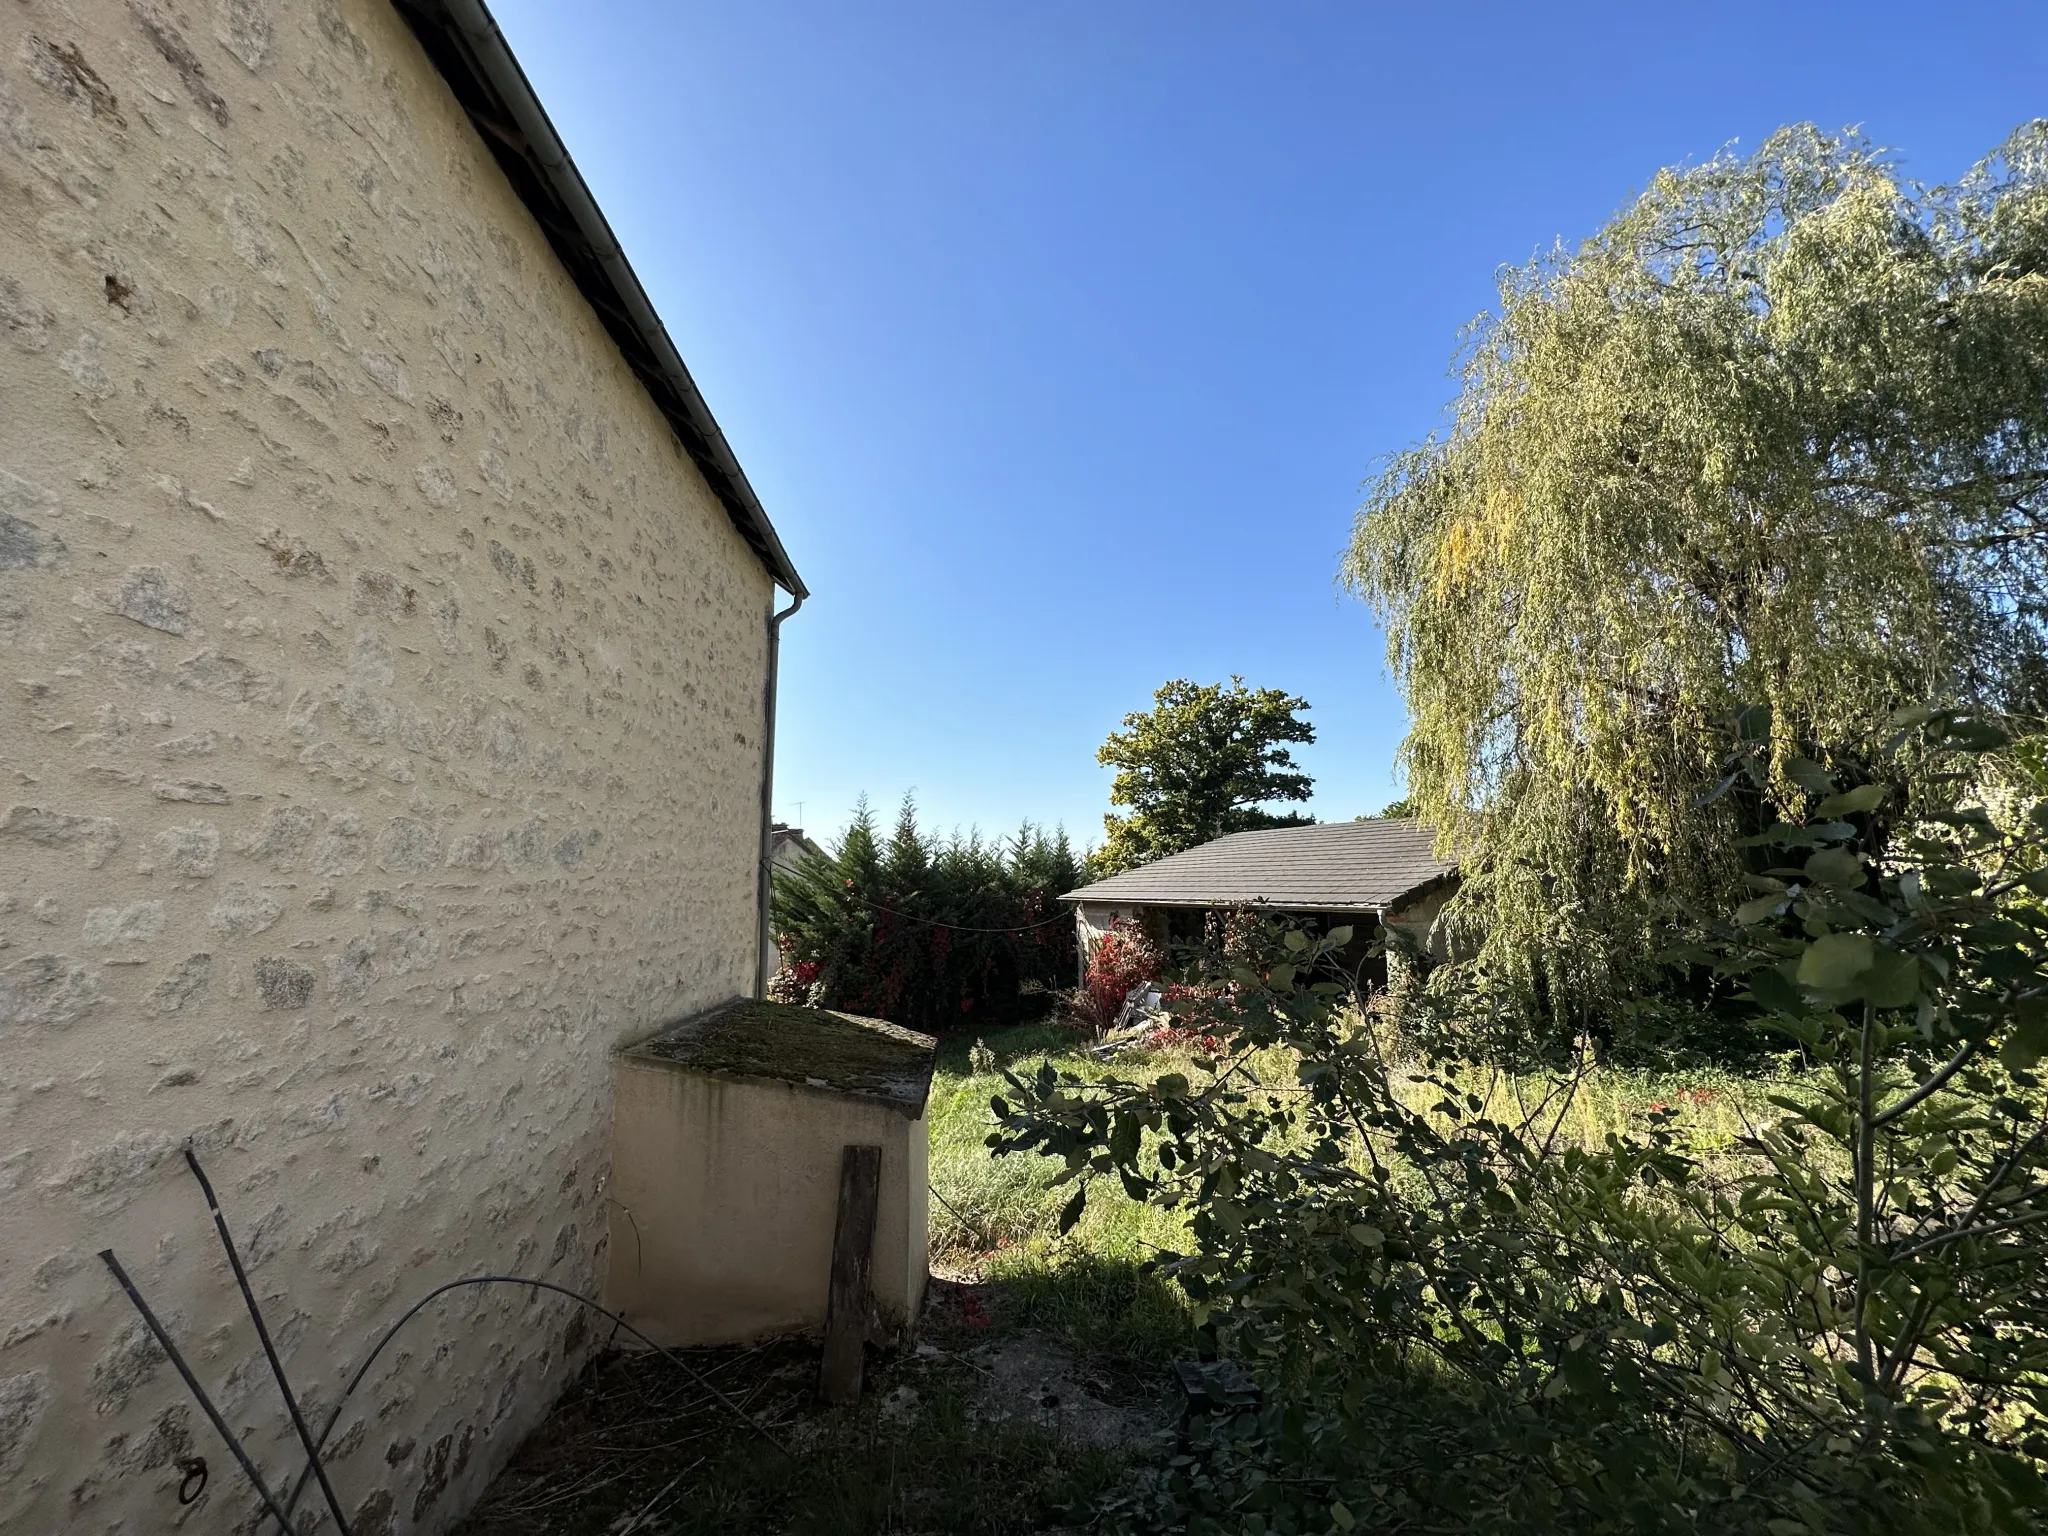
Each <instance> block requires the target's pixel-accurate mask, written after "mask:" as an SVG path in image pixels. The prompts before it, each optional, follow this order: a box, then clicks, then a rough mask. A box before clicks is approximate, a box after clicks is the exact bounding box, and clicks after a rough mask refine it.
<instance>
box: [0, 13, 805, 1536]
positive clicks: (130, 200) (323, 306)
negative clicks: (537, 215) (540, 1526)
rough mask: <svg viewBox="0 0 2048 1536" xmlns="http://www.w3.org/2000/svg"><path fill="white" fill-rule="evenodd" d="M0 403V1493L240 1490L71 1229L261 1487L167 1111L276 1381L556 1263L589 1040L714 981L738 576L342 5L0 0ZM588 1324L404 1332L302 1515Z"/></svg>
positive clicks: (594, 1116)
mask: <svg viewBox="0 0 2048 1536" xmlns="http://www.w3.org/2000/svg"><path fill="white" fill-rule="evenodd" d="M0 422H4V430H0V774H4V783H0V1528H4V1529H6V1530H9V1531H15V1530H20V1531H57V1530H64V1531H79V1532H91V1531H106V1532H112V1531H123V1532H139V1531H150V1532H154V1531H161V1530H175V1529H189V1530H193V1531H205V1532H213V1531H228V1530H247V1529H251V1528H253V1527H254V1526H255V1524H256V1520H255V1514H254V1511H255V1507H256V1506H255V1501H254V1499H253V1497H252V1496H251V1495H250V1494H249V1493H248V1491H247V1490H246V1488H245V1487H244V1486H243V1485H242V1483H241V1481H240V1479H239V1477H238V1476H237V1475H236V1474H235V1473H234V1471H233V1467H232V1464H231V1462H230V1461H229V1459H228V1456H227V1454H226V1452H225V1450H224V1448H223V1447H222V1446H220V1445H219V1444H218V1443H217V1441H216V1440H215V1438H214V1436H213V1433H212V1431H211V1429H210V1428H209V1427H208V1426H207V1425H206V1423H205V1422H204V1420H203V1419H202V1418H201V1417H200V1415H199V1413H198V1412H197V1410H196V1409H194V1408H193V1407H192V1406H190V1404H189V1403H188V1400H187V1397H186V1393H185V1390H184V1388H183V1386H182V1385H181V1384H180V1382H179V1381H178V1379H177V1377H176V1375H175V1373H174V1372H173V1371H172V1370H171V1369H170V1367H169V1365H168V1364H167V1363H166V1362H164V1361H162V1360H161V1359H160V1358H159V1357H158V1356H157V1355H156V1353H155V1351H154V1349H153V1347H152V1346H149V1345H148V1344H147V1342H146V1340H145V1338H144V1336H143V1335H142V1334H141V1332H140V1330H139V1328H138V1327H137V1325H136V1323H135V1321H134V1319H133V1316H132V1313H131V1311H130V1309H129V1307H128V1305H127V1303H126V1301H125V1300H124V1299H123V1298H122V1297H121V1295H120V1294H119V1292H118V1291H117V1290H116V1289H115V1287H114V1285H113V1284H112V1282H111V1280H110V1278H109V1277H108V1275H107V1274H106V1273H105V1271H104V1270H103V1268H102V1266H101V1265H100V1263H99V1262H98V1261H97V1260H96V1258H95V1253H96V1252H97V1250H99V1249H101V1248H102V1247H108V1246H111V1247H112V1248H114V1249H115V1250H116V1251H117V1252H118V1253H119V1254H120V1256H121V1258H122V1259H123V1261H124V1262H125V1263H126V1265H127V1267H128V1268H129V1270H130V1271H131V1272H132V1273H133V1274H134V1276H135V1278H136V1280H137V1281H138V1283H139V1284H140V1285H141V1287H142V1288H143V1290H144V1291H145V1293H146V1294H147V1295H149V1296H150V1298H151V1299H152V1300H153V1302H154V1303H155V1305H156V1306H157V1307H158V1309H159V1310H160V1311H161V1312H162V1313H163V1314H164V1315H165V1316H166V1317H167V1318H168V1319H169V1320H170V1324H171V1327H172V1329H173V1331H174V1333H175V1335H176V1336H177V1338H178V1339H180V1340H181V1341H182V1343H183V1345H184V1346H185V1348H186V1349H187V1350H188V1351H189V1354H190V1357H191V1359H192V1361H193V1363H194V1365H195V1366H196V1368H197V1370H198V1371H199V1374H200V1376H201V1378H202V1380H204V1381H205V1382H206V1383H207V1384H208V1385H209V1387H210V1388H211V1389H213V1390H215V1391H216V1392H217V1393H218V1395H219V1397H220V1399H221V1401H222V1402H223V1404H224V1406H225V1407H226V1410H227V1412H228V1414H229V1417H230V1420H231V1422H232V1423H233V1424H235V1425H236V1426H237V1427H238V1428H240V1429H243V1430H246V1431H248V1432H249V1434H250V1437H251V1442H250V1443H251V1446H252V1449H253V1450H254V1451H255V1453H256V1455H257V1458H258V1461H259V1464H260V1465H261V1466H262V1467H264V1468H265V1469H266V1471H267V1472H269V1473H270V1474H271V1475H272V1476H273V1478H275V1479H277V1480H279V1481H282V1480H284V1479H285V1476H286V1473H287V1471H288V1470H289V1471H296V1466H297V1459H296V1451H295V1450H294V1449H293V1442H292V1441H291V1438H290V1433H289V1429H288V1426H287V1422H286V1420H285V1418H284V1415H283V1411H282V1408H281V1406H280V1404H279V1402H278V1400H277V1398H276V1396H275V1393H274V1391H273V1389H272V1387H271V1385H270V1383H269V1380H268V1377H267V1374H266V1372H265V1370H264V1367H263V1365H262V1361H261V1357H260V1355H259V1354H258V1352H257V1346H256V1343H255V1338H254V1335H253V1333H252V1331H251V1329H250V1327H249V1325H248V1323H247V1322H246V1321H245V1320H244V1318H243V1314H242V1311H241V1307H240V1303H239V1301H238V1299H237V1298H236V1296H235V1293H234V1288H233V1285H232V1281H231V1279H230V1277H229V1275H228V1272H227V1269H226V1267H225V1264H224V1263H223V1261H222V1260H221V1257H220V1254H219V1250H218V1247H217V1245H216V1243H215V1240H214V1238H213V1235H212V1232H211V1230H210V1228H209V1226H208V1225H207V1219H206V1211H205V1206H204V1205H203V1203H202V1202H201V1200H200V1197H199V1195H198V1192H197V1190H196V1189H195V1188H194V1187H193V1185H192V1183H191V1181H190V1179H189V1177H188V1175H187V1173H186V1171H185V1169H184V1167H183V1164H182V1161H181V1159H180V1157H179V1151H180V1149H181V1148H182V1147H184V1146H185V1145H187V1144H188V1143H189V1144H191V1145H193V1146H196V1147H197V1148H198V1150H199V1153H200V1155H201V1156H202V1157H203V1158H204V1160H205V1161H206V1163H207V1165H208V1168H209V1171H210V1172H211V1174H212V1177H213V1180H214V1182H215V1184H216V1186H218V1188H219V1189H220V1191H221V1195H222V1199H223V1202H224V1204H225V1206H226V1208H227V1210H228V1212H229V1216H230V1219H231V1220H232V1221H233V1222H234V1223H235V1224H236V1227H237V1231H238V1235H239V1237H240V1240H241V1242H242V1244H243V1245H244V1248H245V1251H246V1253H247V1255H248V1257H249V1259H250V1261H251V1264H252V1269H253V1279H254V1282H255V1285H256V1287H257V1290H258V1293H259V1295H260V1296H261V1297H262V1298H263V1300H264V1302H265V1304H266V1306H267V1308H268V1311H269V1314H270V1318H271V1322H272V1327H273V1330H274V1331H275V1332H277V1333H278V1334H279V1336H280V1338H281V1341H282V1345H283V1350H284V1353H285V1355H286V1357H287V1361H288V1364H289V1367H290V1369H291V1372H292V1375H293V1377H294V1381H295V1384H296V1385H297V1386H298V1387H299V1388H300V1390H301V1391H302V1392H303V1394H304V1395H305V1396H306V1397H307V1398H308V1399H309V1400H310V1402H311V1404H312V1405H313V1407H314V1409H315V1413H314V1415H313V1417H314V1418H315V1421H316V1422H318V1421H319V1420H320V1419H321V1418H324V1416H325V1409H326V1408H327V1407H328V1406H329V1405H331V1404H332V1403H333V1402H334V1401H335V1399H336V1397H337V1394H338V1392H339V1389H340V1384H341V1381H342V1379H344V1373H345V1371H347V1370H349V1369H352V1368H353V1366H354V1365H355V1364H356V1362H357V1361H359V1360H360V1359H361V1358H362V1355H363V1352H364V1350H365V1348H366V1347H367V1343H368V1341H369V1340H370V1339H371V1338H372V1337H374V1336H375V1335H376V1334H377V1333H379V1332H381V1331H382V1329H383V1328H384V1327H385V1326H386V1325H387V1324H388V1323H389V1322H390V1321H392V1320H395V1318H396V1317H397V1316H398V1315H399V1313H400V1312H401V1311H402V1310H403V1309H404V1308H405V1307H406V1306H407V1305H409V1304H410V1303H411V1301H412V1300H414V1299H415V1298H417V1297H419V1296H420V1295H422V1294H424V1293H425V1292H426V1291H427V1290H428V1289H429V1288H430V1287H432V1286H434V1285H435V1284H437V1283H439V1282H441V1281H444V1280H448V1279H451V1278H454V1277H457V1276H461V1275H465V1274H475V1273H479V1272H487V1271H501V1272H513V1273H521V1274H527V1275H534V1276H542V1277H545V1278H548V1279H551V1280H554V1281H557V1282H559V1283H562V1284H564V1285H568V1286H572V1287H577V1288H580V1289H583V1290H586V1291H588V1290H592V1289H594V1288H595V1287H596V1286H597V1285H598V1284H600V1278H599V1277H600V1275H601V1273H602V1264H601V1258H602V1254H601V1249H602V1246H603V1241H604V1240H603V1233H604V1231H605V1216H604V1209H603V1202H604V1198H605V1197H604V1185H605V1179H606V1165H605V1146H606V1131H607V1123H608V1119H609V1114H610V1077H609V1074H610V1063H609V1055H610V1053H611V1051H612V1050H613V1048H615V1047H616V1046H618V1045H619V1044H621V1043H623V1042H625V1041H628V1040H630V1039H633V1038H636V1037H638V1036H640V1035H644V1034H646V1033H648V1032H649V1031H651V1030H652V1029H654V1028H655V1027H656V1026H657V1025H659V1024H660V1023H662V1022H665V1021H667V1020H669V1019H672V1018H674V1017H676V1016H678V1015H681V1014H684V1013H688V1012H691V1011H694V1010H696V1009H699V1008H702V1007H705V1006H707V1005H709V1004H711V1003H714V1002H717V1001H719V1000H722V999H725V998H729V997H732V996H735V995H738V994H742V993H745V992H747V991H749V990H750V988H751V983H752V973H753V968H754V960H755V953H756V944H757V939H756V930H755V911H754V903H755V889H756V888H755V872H756V859H757V849H758V843H757V838H758V827H759V823H758V819H757V818H758V794H759V783H760V780H759V774H760V769H761V762H760V752H761V740H762V703H763V700H762V688H763V683H764V677H765V661H766V656H765V649H766V635H765V626H764V620H765V616H766V613H767V611H768V604H769V599H770V596H771V591H770V585H769V580H768V577H767V575H766V573H765V572H764V571H763V570H762V568H761V567H760V565H759V564H758V563H757V562H756V560H755V557H754V556H753V555H752V553H751V552H750V551H749V550H748V548H747V546H746V545H745V544H744V543H743V542H742V540H741V539H740V537H739V535H738V534H737V533H736V532H735V531H734V529H733V528H732V526H731V525H730V523H729V522H728V520H727V518H726V516H725V514H724V512H723V511H722V509H721V507H720V506H719V504H718V503H717V501H716V500H715V499H714V497H713V496H712V494H711V492H710V491H709V489H708V488H707V487H706V485H705V484H704V483H703V481H702V480H701V478H700V477H699V476H698V474H697V473H696V471H695V470H694V468H693V467H692V466H691V465H690V463H689V461H688V460H687V459H686V458H685V457H684V456H683V455H682V453H681V452H680V450H679V448H678V447H677V445H676V442H675V440H674V437H673V435H672V433H671V431H670V429H669V427H668V425H667V424H666V422H665V421H664V420H663V418H662V417H661V416H660V414H659V413H658V412H657V411H656V410H655V408H654V407H653V405H652V404H651V403H650V401H649V400H648V398H647V396H646V395H645V393H644V392H643V390H642V389H641V387H640V386H639V385H638V383H637V382H636V381H635V379H634V378H633V376H632V375H631V374H630V373H629V371H628V370H627V368H626V366H625V364H624V363H623V362H622V360H621V359H620V357H619V355H618V353H617V351H616V349H615V348H614V346H613V344H612V343H611V341H610V340H609V338H608V337H607V335H606V333H605V331H604V330H603V328H602V327H601V325H600V324H599V322H598V321H597V319H596V318H595V316H594V315H593V314H592V313H591V311H590V310H589V308H588V307H587V305H586V304H585V301H584V300H583V298H582V297H581V296H580V295H579V293H578V292H577V291H576V289H575V288H574V287H573V285H572V284H571V283H570V281H569V280H568V278H567V277H566V276H565V275H564V273H563V271H562V270H561V268H560V267H559V265H558V264H557V262H556V260H555V258H554V257H553V255H552V253H551V252H550V250H549V247H548V245H547V243H546V241H545V239H544V238H543V236H542V235H541V233H540V232H539V230H538V229H537V228H536V226H535V225H534V223H533V221H532V219H531V218H530V216H529V215H528V213H527V212H526V210H525V209H524V207H523V206H522V205H521V204H520V203H519V202H518V200H517V199H516V198H515V197H514V195H513V194H512V192H511V190H510V189H509V187H508V186H507V184H506V183H505V181H504V180H503V177H502V175H501V173H500V172H499V170H498V168H497V166H496V165H495V163H494V162H493V160H492V159H491V157H490V155H489V153H488V152H487V150H486V149H485V147H484V145H483V144H482V143H481V142H480V141H479V139H478V138H477V136H476V134H475V132H474V131H473V129H472V128H471V126H470V124H469V122H468V121H467V119H466V118H465V117H464V116H463V115H462V113H461V111H460V110H459V108H458V107H457V105H456V103H455V101H454V100H453V98H452V97H451V96H450V94H449V92H448V90H447V88H446V86H445V84H444V83H443V81H442V80H441V78H440V76H439V75H438V74H437V73H436V72H435V71H434V69H433V68H432V66H431V65H430V63H429V62H428V60H427V58H426V56H425V55H424V54H423V53H422V51H421V50H420V48H419V46H418V45H417V43H416V41H415V40H414V38H413V36H412V35H411V33H410V32H409V31H408V30H407V29H406V27H405V26H404V24H403V23H402V22H401V21H400V19H399V18H398V16H397V15H396V13H395V12H394V11H392V10H391V9H390V8H389V7H388V6H387V5H385V4H383V3H381V0H181V3H174V0H70V3H59V0H10V3H9V4H8V5H7V7H6V13H5V16H4V18H0ZM593 1337H600V1338H601V1337H602V1333H601V1331H600V1330H594V1329H586V1327H585V1325H584V1322H583V1320H582V1319H581V1318H579V1317H577V1316H575V1315H574V1308H573V1305H572V1304H570V1303H567V1302H562V1301H560V1300H558V1299H557V1300H536V1299H535V1298H534V1297H533V1296H532V1295H530V1294H529V1293H524V1292H511V1291H506V1290H494V1291H465V1292H460V1293H457V1294H455V1295H453V1296H451V1297H449V1298H447V1299H446V1300H444V1301H441V1302H438V1303H436V1304H435V1307H434V1308H433V1309H432V1310H430V1311H429V1312H428V1313H427V1314H424V1315H423V1316H422V1317H421V1318H420V1319H419V1320H417V1321H416V1322H414V1323H413V1324H412V1325H410V1327H409V1330H408V1332H407V1333H406V1334H405V1335H404V1336H403V1337H402V1339H401V1343H400V1345H399V1346H398V1347H396V1348H394V1349H393V1350H392V1351H391V1352H389V1353H388V1354H387V1355H386V1356H385V1357H384V1362H383V1363H380V1365H379V1367H378V1369H377V1371H376V1372H375V1373H374V1374H373V1376H372V1377H371V1378H370V1380H369V1381H368V1382H367V1383H366V1384H365V1387H364V1389H363V1390H362V1392H361V1393H360V1394H359V1395H358V1396H357V1397H356V1398H355V1399H353V1400H351V1403H350V1405H349V1409H348V1412H347V1413H346V1414H345V1415H344V1417H343V1419H342V1421H341V1429H340V1433H339V1436H338V1441H337V1446H336V1459H335V1460H334V1463H333V1471H334V1478H335V1482H336V1484H337V1485H338V1488H339V1489H340V1491H341V1493H342V1495H343V1499H344V1506H345V1508H346V1509H347V1510H349V1511H350V1512H351V1514H352V1519H353V1524H354V1528H355V1530H356V1532H357V1533H358V1536H388V1533H393V1532H406V1531H435V1530H440V1529H443V1528H445V1527H446V1526H448V1525H449V1524H450V1523H452V1521H453V1520H454V1518H455V1517H456V1516H457V1515H458V1514H459V1513H460V1512H461V1510H462V1509H463V1508H464V1507H465V1506H466V1505H467V1504H468V1503H469V1502H470V1501H471V1500H472V1498H473V1497H474V1495H475V1494H476V1492H477V1491H479V1490H480V1488H481V1486H482V1485H483V1483H484V1482H485V1480H486V1479H487V1478H488V1476H489V1475H490V1473H491V1472H492V1470H494V1468H495V1467H496V1466H497V1465H498V1464H500V1463H501V1462H502V1460H503V1459H504V1457H505V1456H506V1455H508V1454H509V1453H510V1451H511V1450H512V1448H513V1447H514V1446H515V1445H516V1444H517V1442H518V1440H519V1438H520V1436H521V1435H522V1434H523V1433H524V1432H525V1431H526V1430H527V1429H528V1428H529V1427H531V1426H532V1425H533V1424H534V1423H535V1422H536V1421H537V1419H538V1418H539V1416H540V1415H541V1413H542V1411H543V1410H544V1409H545V1407H546V1406H547V1404H548V1403H549V1402H550V1400H551V1399H552V1397H553V1396H554V1395H555V1393H556V1392H557V1391H558V1390H559V1389H560V1387H561V1386H562V1385H563V1384H564V1382H565V1380H566V1376H567V1373H568V1372H569V1371H570V1370H571V1369H572V1368H573V1366H574V1365H575V1364H576V1363H577V1361H578V1360H579V1359H580V1357H581V1354H582V1353H583V1352H584V1351H585V1350H586V1349H587V1347H588V1344H587V1341H588V1340H590V1339H591V1338H593ZM195 1452H196V1453H197V1454H200V1455H203V1456H205V1457H206V1458H207V1460H208V1462H209V1463H210V1464H211V1466H212V1469H213V1475H212V1479H211V1482H210V1484H209V1486H208V1491H207V1492H206V1494H205V1495H204V1497H203V1498H202V1499H201V1500H200V1501H199V1502H198V1503H197V1504H195V1505H193V1506H191V1507H189V1508H186V1509H180V1508H179V1506H178V1505H177V1503H176V1501H175V1499H174V1497H173V1491H174V1490H175V1488H176V1486H177V1484H178V1482H179V1474H178V1472H177V1470H176V1469H175V1467H174V1466H173V1462H174V1460H175V1459H176V1458H177V1457H179V1456H182V1455H186V1454H190V1453H195ZM301 1507H302V1508H303V1509H309V1510H311V1509H317V1508H318V1498H317V1494H315V1495H314V1496H313V1497H312V1498H311V1499H310V1500H309V1501H308V1502H307V1503H306V1504H305V1505H302V1506H301ZM321 1528H323V1529H324V1528H329V1527H328V1524H327V1522H326V1520H325V1516H324V1515H322V1516H321Z"/></svg>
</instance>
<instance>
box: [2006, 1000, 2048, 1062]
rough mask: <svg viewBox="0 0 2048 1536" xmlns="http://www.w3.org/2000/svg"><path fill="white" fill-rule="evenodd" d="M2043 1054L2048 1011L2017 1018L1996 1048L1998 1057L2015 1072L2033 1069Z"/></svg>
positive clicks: (2046, 1045)
mask: <svg viewBox="0 0 2048 1536" xmlns="http://www.w3.org/2000/svg"><path fill="white" fill-rule="evenodd" d="M2043 1056H2048V1013H2037V1014H2035V1015H2034V1016H2033V1017H2032V1018H2025V1019H2021V1020H2019V1021H2018V1022H2017V1023H2015V1024H2014V1025H2013V1029H2012V1033H2011V1034H2009V1035H2007V1036H2006V1037H2005V1043H2004V1044H2003V1045H2001V1046H2000V1047H1999V1048H1998V1059H1999V1060H2000V1061H2002V1062H2004V1063H2005V1064H2006V1066H2008V1067H2010V1068H2011V1069H2012V1070H2013V1071H2015V1072H2031V1071H2033V1069H2034V1064H2035V1063H2036V1062H2038V1061H2039V1060H2040V1059H2041V1058H2042V1057H2043Z"/></svg>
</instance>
